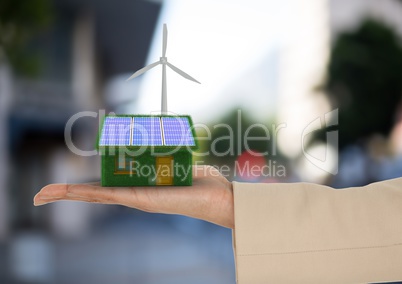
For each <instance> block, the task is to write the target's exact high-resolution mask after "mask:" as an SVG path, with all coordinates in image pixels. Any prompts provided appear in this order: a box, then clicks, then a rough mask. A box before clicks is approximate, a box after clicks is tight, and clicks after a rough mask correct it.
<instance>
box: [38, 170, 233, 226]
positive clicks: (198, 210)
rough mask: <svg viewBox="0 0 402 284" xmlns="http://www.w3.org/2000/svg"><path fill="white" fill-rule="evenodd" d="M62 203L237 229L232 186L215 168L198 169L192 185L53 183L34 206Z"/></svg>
mask: <svg viewBox="0 0 402 284" xmlns="http://www.w3.org/2000/svg"><path fill="white" fill-rule="evenodd" d="M59 200H73V201H85V202H94V203H104V204H119V205H124V206H128V207H132V208H136V209H139V210H142V211H146V212H152V213H166V214H180V215H185V216H189V217H193V218H198V219H202V220H205V221H208V222H211V223H215V224H217V225H220V226H224V227H228V228H234V205H233V190H232V183H231V182H229V181H228V180H227V179H226V178H225V177H223V176H222V175H221V174H220V172H219V171H218V170H217V169H215V168H214V167H211V166H194V168H193V185H192V186H159V187H102V186H100V183H88V184H50V185H47V186H45V187H44V188H42V189H41V191H40V192H39V193H38V194H36V196H35V197H34V205H35V206H39V205H44V204H46V203H50V202H54V201H59Z"/></svg>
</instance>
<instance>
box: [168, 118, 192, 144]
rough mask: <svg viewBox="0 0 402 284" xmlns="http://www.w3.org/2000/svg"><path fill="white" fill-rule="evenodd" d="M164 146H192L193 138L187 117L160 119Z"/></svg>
mask: <svg viewBox="0 0 402 284" xmlns="http://www.w3.org/2000/svg"><path fill="white" fill-rule="evenodd" d="M162 128H163V137H164V140H165V141H164V142H165V143H164V144H165V145H166V146H194V145H195V142H194V137H193V133H192V132H191V127H190V122H189V121H188V118H187V117H162Z"/></svg>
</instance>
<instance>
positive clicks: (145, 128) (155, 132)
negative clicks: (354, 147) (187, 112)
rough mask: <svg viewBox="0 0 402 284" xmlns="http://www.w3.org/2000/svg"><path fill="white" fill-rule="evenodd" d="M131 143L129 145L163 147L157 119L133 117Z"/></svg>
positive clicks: (159, 124) (158, 119)
mask: <svg viewBox="0 0 402 284" xmlns="http://www.w3.org/2000/svg"><path fill="white" fill-rule="evenodd" d="M133 119H134V124H133V125H134V127H133V141H132V144H131V145H134V146H143V145H163V143H162V129H161V123H160V118H159V117H134V118H133Z"/></svg>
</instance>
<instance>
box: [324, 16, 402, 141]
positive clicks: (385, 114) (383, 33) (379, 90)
mask: <svg viewBox="0 0 402 284" xmlns="http://www.w3.org/2000/svg"><path fill="white" fill-rule="evenodd" d="M324 87H325V89H326V90H327V91H328V92H327V93H328V95H329V98H330V100H331V102H332V105H333V107H339V134H340V137H339V145H340V147H343V146H345V145H348V144H351V143H355V142H357V141H359V139H361V138H367V137H369V136H371V135H372V134H374V133H380V134H383V135H387V134H388V133H389V131H390V130H391V128H392V126H393V125H394V116H395V113H396V110H397V108H398V104H399V103H400V101H401V96H402V47H401V45H400V42H399V39H398V37H397V35H396V34H395V32H394V31H393V30H392V29H390V28H389V27H387V26H385V25H384V24H383V23H380V22H377V21H374V20H370V19H368V20H365V21H364V22H363V23H362V24H361V25H360V27H359V28H358V29H357V30H356V31H354V32H347V33H343V34H341V35H340V36H339V37H338V38H337V39H336V41H335V43H334V46H333V48H332V51H331V56H330V62H329V66H328V77H327V81H326V82H325V85H324ZM324 135H325V134H324V133H323V132H321V133H319V134H318V136H319V137H320V138H323V137H325V136H324Z"/></svg>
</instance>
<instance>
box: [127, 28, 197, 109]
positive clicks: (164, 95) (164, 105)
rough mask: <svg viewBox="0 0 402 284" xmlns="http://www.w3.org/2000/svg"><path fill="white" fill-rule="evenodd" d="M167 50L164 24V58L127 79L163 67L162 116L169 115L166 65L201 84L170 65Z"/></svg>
mask: <svg viewBox="0 0 402 284" xmlns="http://www.w3.org/2000/svg"><path fill="white" fill-rule="evenodd" d="M166 48H167V27H166V24H163V45H162V57H160V59H159V61H156V62H154V63H151V64H149V65H147V66H145V67H144V68H142V69H140V70H138V71H137V72H135V73H134V74H133V75H131V77H130V78H128V79H127V81H128V80H131V79H134V78H135V77H138V76H140V75H141V74H143V73H145V72H147V71H148V70H150V69H152V68H154V67H155V66H157V65H159V64H161V65H162V106H161V113H162V114H167V113H168V111H167V90H166V65H167V66H169V67H170V68H171V69H172V70H173V71H175V72H176V73H178V74H180V75H181V76H183V77H184V78H186V79H188V80H190V81H193V82H196V83H198V84H201V83H200V82H198V81H197V80H196V79H194V78H193V77H191V76H190V75H188V74H187V73H185V72H183V71H182V70H180V69H179V68H177V67H176V66H174V65H173V64H171V63H169V62H168V61H167V58H166Z"/></svg>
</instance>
